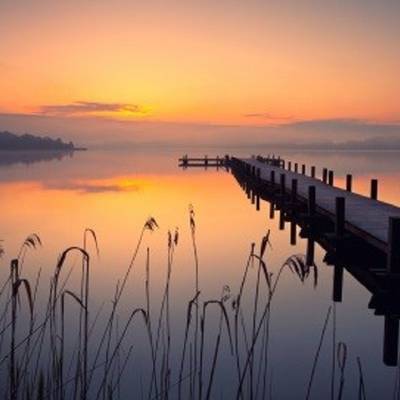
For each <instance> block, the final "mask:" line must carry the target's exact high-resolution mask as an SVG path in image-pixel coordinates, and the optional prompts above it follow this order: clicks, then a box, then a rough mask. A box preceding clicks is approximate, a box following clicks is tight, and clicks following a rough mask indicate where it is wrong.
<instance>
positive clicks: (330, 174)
mask: <svg viewBox="0 0 400 400" xmlns="http://www.w3.org/2000/svg"><path fill="white" fill-rule="evenodd" d="M333 180H334V177H333V171H332V170H330V171H329V173H328V184H329V185H330V186H333Z"/></svg>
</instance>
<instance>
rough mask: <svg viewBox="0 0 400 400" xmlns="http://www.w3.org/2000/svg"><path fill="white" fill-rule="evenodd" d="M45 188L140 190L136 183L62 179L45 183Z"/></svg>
mask: <svg viewBox="0 0 400 400" xmlns="http://www.w3.org/2000/svg"><path fill="white" fill-rule="evenodd" d="M45 187H46V188H47V189H51V190H67V191H73V192H78V193H81V194H84V193H86V194H87V193H117V192H119V193H122V192H136V191H138V190H140V186H139V185H138V184H133V183H131V184H129V185H121V184H118V183H101V182H90V181H84V182H76V181H66V182H65V181H64V182H62V183H59V182H47V183H46V184H45Z"/></svg>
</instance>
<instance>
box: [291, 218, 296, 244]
mask: <svg viewBox="0 0 400 400" xmlns="http://www.w3.org/2000/svg"><path fill="white" fill-rule="evenodd" d="M296 242H297V225H296V222H294V221H290V244H291V245H292V246H296Z"/></svg>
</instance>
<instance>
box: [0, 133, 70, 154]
mask: <svg viewBox="0 0 400 400" xmlns="http://www.w3.org/2000/svg"><path fill="white" fill-rule="evenodd" d="M74 149H75V146H74V144H73V143H72V142H69V143H65V142H63V141H62V140H61V139H60V138H58V139H51V138H49V137H40V136H34V135H31V134H28V133H25V134H24V135H16V134H14V133H11V132H0V150H74Z"/></svg>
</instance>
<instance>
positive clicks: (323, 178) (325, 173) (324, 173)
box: [322, 168, 328, 183]
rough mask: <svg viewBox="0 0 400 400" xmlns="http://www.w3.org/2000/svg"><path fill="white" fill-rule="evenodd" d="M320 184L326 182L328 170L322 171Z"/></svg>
mask: <svg viewBox="0 0 400 400" xmlns="http://www.w3.org/2000/svg"><path fill="white" fill-rule="evenodd" d="M322 182H324V183H327V182H328V170H327V169H326V168H323V169H322Z"/></svg>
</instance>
